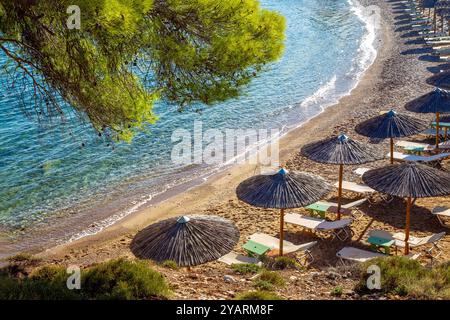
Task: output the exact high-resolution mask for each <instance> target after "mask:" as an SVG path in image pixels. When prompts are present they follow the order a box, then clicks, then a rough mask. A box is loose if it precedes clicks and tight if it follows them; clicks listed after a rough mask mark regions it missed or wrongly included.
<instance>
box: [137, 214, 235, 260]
mask: <svg viewBox="0 0 450 320" xmlns="http://www.w3.org/2000/svg"><path fill="white" fill-rule="evenodd" d="M238 241H239V230H238V229H237V228H236V226H235V225H234V224H233V223H231V222H230V221H229V220H226V219H223V218H220V217H217V216H208V215H192V216H182V217H176V218H171V219H167V220H164V221H161V222H158V223H155V224H152V225H150V226H148V227H147V228H145V229H144V230H142V231H141V232H139V233H138V234H137V235H136V237H135V238H134V239H133V241H132V243H131V251H132V252H133V253H134V254H135V255H136V256H137V257H139V258H145V259H151V260H154V261H157V262H163V261H166V260H173V261H175V262H176V263H177V264H178V265H179V266H181V267H191V266H196V265H200V264H203V263H206V262H209V261H214V260H217V259H219V258H220V257H222V256H224V255H225V254H227V253H229V252H230V251H231V250H233V248H234V246H235V245H236V244H237V242H238Z"/></svg>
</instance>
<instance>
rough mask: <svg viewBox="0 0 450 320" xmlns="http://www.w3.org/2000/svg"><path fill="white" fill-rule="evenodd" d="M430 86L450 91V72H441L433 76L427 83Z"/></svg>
mask: <svg viewBox="0 0 450 320" xmlns="http://www.w3.org/2000/svg"><path fill="white" fill-rule="evenodd" d="M426 82H427V83H428V84H429V85H432V86H435V87H438V88H441V89H444V90H450V71H444V72H440V73H438V74H435V75H434V76H431V77H429V78H428V79H427V81H426Z"/></svg>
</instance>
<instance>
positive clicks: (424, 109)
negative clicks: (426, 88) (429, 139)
mask: <svg viewBox="0 0 450 320" xmlns="http://www.w3.org/2000/svg"><path fill="white" fill-rule="evenodd" d="M405 108H406V110H409V111H412V112H417V113H435V114H436V149H439V142H440V141H439V121H440V120H439V119H440V114H441V113H446V112H450V93H449V92H448V91H445V90H443V89H439V88H436V89H435V90H434V91H431V92H429V93H427V94H425V95H423V96H421V97H419V98H417V99H415V100H413V101H411V102H409V103H407V104H406V106H405Z"/></svg>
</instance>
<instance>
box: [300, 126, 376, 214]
mask: <svg viewBox="0 0 450 320" xmlns="http://www.w3.org/2000/svg"><path fill="white" fill-rule="evenodd" d="M300 153H301V155H303V156H305V157H307V158H308V159H311V160H313V161H315V162H318V163H326V164H337V165H339V187H338V210H337V215H338V217H337V218H338V220H340V219H341V201H342V180H343V175H344V165H355V164H364V163H369V162H373V161H377V160H380V159H383V158H384V155H383V153H382V152H380V151H378V150H377V149H375V148H374V147H373V146H370V145H368V144H366V143H361V142H358V141H355V140H352V139H350V138H349V137H347V136H346V135H344V134H341V135H339V136H337V137H332V138H328V139H325V140H321V141H317V142H313V143H310V144H308V145H306V146H304V147H303V148H302V149H301V150H300Z"/></svg>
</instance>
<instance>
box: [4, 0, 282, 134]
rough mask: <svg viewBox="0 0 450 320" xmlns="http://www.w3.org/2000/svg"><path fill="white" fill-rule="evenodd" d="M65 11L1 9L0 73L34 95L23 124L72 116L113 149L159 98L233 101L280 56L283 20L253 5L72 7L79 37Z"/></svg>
mask: <svg viewBox="0 0 450 320" xmlns="http://www.w3.org/2000/svg"><path fill="white" fill-rule="evenodd" d="M70 5H72V2H70V1H66V0H63V1H57V2H55V1H50V0H42V1H34V0H20V1H17V0H0V52H1V53H2V54H3V55H4V56H5V57H6V58H7V59H6V60H5V61H6V62H5V64H4V65H3V68H4V70H5V71H6V72H7V73H8V74H10V75H11V78H12V79H13V81H12V85H11V89H15V90H18V91H23V92H26V90H25V89H26V88H29V87H32V88H33V90H32V91H31V92H33V96H32V97H26V98H25V99H24V103H23V108H24V109H25V110H24V111H25V112H26V114H28V115H30V116H35V117H36V119H37V120H41V121H42V120H46V119H53V118H55V117H56V118H61V119H66V118H67V116H68V115H69V114H70V113H71V112H72V111H75V113H76V114H77V115H78V116H80V117H81V118H82V119H83V120H87V121H89V122H90V123H91V124H92V125H93V127H94V128H95V129H96V130H97V131H98V132H99V134H100V135H102V134H103V135H107V136H111V137H114V138H117V139H122V140H128V141H129V140H131V139H132V137H133V135H134V133H135V131H136V129H143V128H144V125H145V124H148V123H154V122H155V121H156V120H157V116H156V115H155V114H154V112H153V111H152V108H153V105H154V103H155V102H156V101H157V100H158V99H160V98H162V99H165V100H166V101H169V102H171V103H174V104H176V105H178V106H179V108H180V110H182V109H184V108H186V107H188V106H190V105H192V104H194V103H203V104H206V105H211V104H214V103H216V102H221V101H224V100H227V99H230V98H234V97H237V96H239V94H240V93H241V89H242V88H243V87H244V86H245V85H247V84H248V83H249V82H250V81H251V79H252V78H254V77H256V76H257V75H258V74H259V73H260V72H261V71H262V70H263V69H264V66H265V65H266V64H267V63H269V62H272V61H274V60H276V59H278V58H279V57H280V56H281V54H282V51H283V43H284V29H285V21H284V18H283V17H282V16H281V15H279V14H278V13H275V12H272V11H269V10H266V9H262V8H261V7H260V4H259V1H257V0H248V1H241V0H228V1H222V0H164V1H162V0H145V1H128V0H127V1H124V0H111V1H104V0H94V1H93V0H89V1H87V0H80V1H77V6H78V8H79V14H80V16H79V22H80V25H79V28H69V27H68V24H67V21H68V19H69V18H71V19H72V18H73V19H75V18H76V17H72V16H71V15H70V14H69V13H68V12H70V11H68V8H69V7H70ZM14 79H16V80H17V79H19V80H20V81H14ZM66 104H67V105H69V107H66V106H65V105H66Z"/></svg>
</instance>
